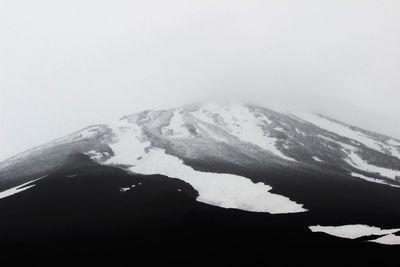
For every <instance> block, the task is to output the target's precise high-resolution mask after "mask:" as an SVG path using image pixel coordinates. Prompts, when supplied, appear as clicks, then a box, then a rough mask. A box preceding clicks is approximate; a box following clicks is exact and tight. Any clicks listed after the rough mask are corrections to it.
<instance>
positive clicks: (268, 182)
mask: <svg viewBox="0 0 400 267" xmlns="http://www.w3.org/2000/svg"><path fill="white" fill-rule="evenodd" d="M99 168H100V170H102V171H101V172H100V174H99V176H101V177H103V176H102V174H101V173H108V172H111V173H114V172H116V171H117V170H118V174H113V175H114V176H115V177H117V178H113V179H115V182H113V184H112V186H111V185H110V189H108V187H107V186H105V187H104V189H102V190H111V189H112V190H114V189H115V190H114V191H112V193H110V194H111V195H110V196H112V199H113V200H112V201H114V198H115V197H116V196H114V195H113V194H114V192H118V198H122V197H123V196H130V197H134V196H135V194H138V193H137V192H141V191H140V190H147V191H145V192H146V194H145V195H140V198H138V199H137V200H136V201H150V200H147V198H148V197H152V196H154V194H155V193H154V192H155V191H152V190H156V191H157V190H161V189H159V188H158V187H154V188H157V189H154V188H153V189H151V190H150V189H145V188H148V187H146V182H154V181H157V182H156V184H158V183H159V180H158V178H157V177H163V178H162V180H163V181H164V182H165V183H169V185H168V188H169V187H172V188H174V189H173V194H172V193H170V191H168V194H172V195H173V197H172V195H171V196H170V195H168V196H169V197H168V198H166V199H165V200H164V201H166V203H175V202H174V201H175V200H173V201H172V200H171V199H175V198H176V197H177V198H181V197H183V196H185V197H187V196H190V197H188V199H193V200H195V201H196V204H193V203H192V202H190V201H189V200H187V199H186V198H185V199H186V200H185V201H189V202H188V203H190V205H193V209H195V210H196V209H197V207H198V206H196V205H205V207H207V209H210V210H213V209H214V208H216V209H218V211H219V212H221V213H223V214H225V213H224V212H225V211H223V210H226V209H232V210H235V211H236V212H239V213H238V214H240V216H243V218H244V219H243V220H244V221H246V219H245V218H247V217H246V216H247V215H244V214H242V213H240V212H247V213H252V214H253V213H254V214H258V216H264V215H263V214H268V215H270V214H272V215H271V216H273V214H281V216H282V215H284V216H298V217H294V218H301V219H298V220H299V223H298V224H299V225H301V229H304V230H307V229H308V231H309V232H307V235H308V234H313V235H318V234H321V233H323V235H325V236H323V237H324V238H325V239H327V237H326V235H330V236H334V237H335V238H344V239H351V240H353V239H354V240H361V239H362V240H364V239H365V238H369V240H368V241H370V242H369V244H371V246H372V245H373V244H375V243H378V244H379V243H381V244H390V245H395V244H400V242H398V240H399V237H398V236H397V235H396V233H397V232H398V231H399V227H400V214H399V213H398V211H397V210H398V209H397V208H396V206H397V205H395V203H396V200H399V201H400V194H399V192H400V191H399V190H400V189H399V187H400V140H397V139H395V138H391V137H388V136H384V135H380V134H377V133H373V132H370V131H366V130H363V129H360V128H357V127H353V126H350V125H346V124H344V123H341V122H338V121H336V120H333V119H330V118H327V117H324V116H322V115H317V114H310V113H304V112H284V113H282V112H276V111H272V110H270V109H266V108H263V107H259V106H254V105H242V104H224V105H221V104H215V103H210V104H204V105H190V106H185V107H181V108H176V109H168V110H147V111H143V112H139V113H136V114H132V115H127V116H124V117H121V118H120V119H118V120H116V121H113V122H110V123H104V124H99V125H93V126H90V127H87V128H85V129H83V130H81V131H77V132H75V133H72V134H70V135H68V136H66V137H63V138H60V139H58V140H55V141H52V142H49V143H47V144H44V145H42V146H38V147H36V148H33V149H31V150H29V151H26V152H24V153H22V154H19V155H16V156H15V157H12V158H10V159H8V160H6V161H4V162H2V163H0V206H1V204H2V203H7V201H13V200H16V199H17V198H18V197H20V198H21V199H23V197H24V196H29V194H31V195H32V194H33V195H35V194H36V195H38V194H39V195H40V192H41V190H44V189H43V188H50V187H49V186H48V184H49V183H56V185H55V187H56V188H58V187H60V183H62V184H63V183H67V184H65V185H64V184H63V187H64V186H66V187H67V188H68V186H70V185H71V183H72V184H73V183H84V182H83V181H86V180H87V179H89V180H90V181H91V187H92V188H96V187H97V185H96V183H97V182H96V180H92V178H93V175H92V173H98V171H97V170H98V169H99ZM121 172H122V173H124V174H121ZM82 173H83V174H82ZM96 175H98V174H96ZM125 175H126V177H125ZM81 177H85V178H81ZM138 177H140V179H139V178H138ZM102 179H103V180H101V179H100V180H99V181H98V182H99V183H102V182H103V181H107V182H106V184H107V183H111V182H110V181H111V180H107V179H106V178H104V177H103V178H102ZM104 179H105V180H104ZM125 179H128V180H129V179H139V180H138V181H140V182H136V183H135V184H133V183H132V184H130V183H127V182H124V183H122V182H121V184H120V185H119V187H118V186H117V185H115V184H114V183H116V184H117V183H118V181H120V180H121V181H125ZM154 179H155V180H154ZM176 179H178V181H179V182H177V181H176ZM100 181H101V182H100ZM132 181H133V180H132ZM85 183H86V182H85ZM67 185H68V186H67ZM115 186H117V187H116V188H114V187H115ZM185 186H188V187H189V188H191V189H187V188H186V187H185ZM60 188H61V187H60ZM85 188H86V187H85ZM184 188H186V189H184ZM46 190H50V189H46ZM74 190H78V191H79V190H80V189H74ZM190 190H192V191H190ZM104 192H105V191H104ZM104 192H102V194H106V193H104ZM157 192H158V191H157ZM71 193H72V195H74V194H75V193H74V191H71ZM43 194H44V193H43ZM49 194H50V195H51V193H49V192H48V191H46V193H45V195H49ZM82 194H83V193H82ZM84 194H88V195H89V196H91V198H94V199H97V195H96V196H95V195H94V193H92V192H86V191H85V193H84ZM107 194H108V193H107ZM132 194H133V195H132ZM163 194H167V193H166V192H163ZM66 198H68V199H69V197H66ZM39 199H40V198H39ZM144 199H146V200H144ZM50 200H51V201H52V199H50ZM2 201H3V202H2ZM66 201H67V202H68V201H70V200H66V199H63V200H62V201H61V202H62V203H64V202H66ZM121 201H122V200H121ZM151 201H154V200H151ZM10 203H11V202H10ZM113 203H114V202H113ZM146 203H150V202H146ZM151 203H153V202H151ZM157 203H158V202H157ZM4 205H6V204H4ZM129 205H133V204H132V203H129ZM129 205H128V207H129ZM148 205H150V204H148ZM171 205H172V204H171ZM174 205H177V204H176V203H175V204H174ZM179 205H183V204H182V202H179ZM194 207H196V208H194ZM201 207H203V206H201ZM74 208H76V207H74ZM221 208H222V209H221ZM143 209H146V207H143ZM171 209H173V207H171ZM155 210H157V212H160V209H159V208H157V209H155ZM136 212H139V210H136ZM157 212H156V213H157ZM247 213H246V214H247ZM146 214H149V213H146ZM157 214H158V213H157ZM200 214H203V213H202V212H201V213H200ZM339 214H341V215H339ZM349 214H351V215H349ZM333 215H334V216H336V217H337V218H340V219H333V217H332V216H333ZM146 216H147V215H146ZM152 216H155V215H152ZM179 216H182V215H179ZM201 216H203V215H201ZM224 216H225V215H224ZM226 216H228V215H226ZM238 216H239V215H238ZM352 216H353V217H352ZM228 217H229V216H228ZM157 218H158V217H157ZM241 218H242V217H241ZM262 218H264V217H262ZM304 218H305V219H304ZM321 218H326V219H321ZM377 218H380V219H379V220H378V219H377ZM292 219H293V218H292ZM292 219H291V220H292ZM260 220H264V219H261V217H260ZM294 220H296V219H294ZM332 224H333V225H335V226H329V225H332ZM316 225H317V226H316ZM321 225H322V226H321ZM299 228H300V226H299ZM382 229H385V230H382ZM310 230H311V231H310ZM285 231H286V230H285ZM301 231H303V230H301ZM301 231H300V232H301ZM297 233H298V232H297ZM301 233H302V232H301ZM302 235H303V233H302V234H300V235H299V240H300V239H303V238H305V237H304V236H302ZM307 238H308V237H307ZM363 238H364V239H363ZM327 240H329V238H328V239H327Z"/></svg>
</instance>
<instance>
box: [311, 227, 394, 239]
mask: <svg viewBox="0 0 400 267" xmlns="http://www.w3.org/2000/svg"><path fill="white" fill-rule="evenodd" d="M309 228H310V230H311V231H312V232H322V233H326V234H328V235H333V236H337V237H341V238H349V239H356V238H360V237H363V236H370V235H387V234H393V233H396V232H398V231H400V229H399V228H396V229H381V228H379V227H375V226H368V225H364V224H348V225H341V226H320V225H317V226H310V227H309Z"/></svg>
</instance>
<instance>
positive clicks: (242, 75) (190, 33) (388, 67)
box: [0, 0, 400, 160]
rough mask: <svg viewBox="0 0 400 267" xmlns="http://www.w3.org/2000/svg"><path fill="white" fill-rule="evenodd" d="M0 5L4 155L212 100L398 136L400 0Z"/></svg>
mask: <svg viewBox="0 0 400 267" xmlns="http://www.w3.org/2000/svg"><path fill="white" fill-rule="evenodd" d="M0 1H1V5H0V8H1V11H0V12H2V13H3V14H2V15H1V18H0V20H1V27H2V28H1V31H2V32H1V37H0V41H1V43H0V48H1V54H0V57H1V58H0V61H1V63H0V71H1V76H0V90H1V91H0V146H1V148H0V160H2V159H5V158H7V157H9V156H12V155H14V154H15V153H17V152H21V151H23V150H25V149H28V148H31V147H33V146H36V145H40V144H41V143H44V142H46V141H50V140H51V139H54V138H58V137H61V136H63V135H65V134H68V133H70V132H72V131H75V130H78V129H80V128H82V127H85V126H87V125H89V124H93V123H98V122H106V121H108V120H111V119H113V118H115V117H118V116H119V115H124V114H129V113H133V112H136V111H140V110H143V109H149V108H153V109H155V108H168V107H174V106H181V105H184V104H187V103H191V102H198V101H205V100H209V99H218V98H224V99H226V98H228V99H230V100H243V101H250V102H256V103H258V104H261V105H264V106H282V107H287V108H289V109H303V110H307V111H313V112H320V113H323V114H325V115H328V116H331V117H334V118H336V119H338V120H342V121H345V122H348V123H350V124H354V125H358V126H361V127H364V128H367V129H371V130H375V131H378V132H381V133H385V134H388V135H392V136H394V137H397V138H400V120H399V117H400V105H399V99H400V16H399V14H400V2H399V1H398V0H393V1H385V0H379V1H378V0H376V1H368V0H359V1H357V0H343V1H341V0H331V1H329V0H324V1H320V0H315V1H304V0H303V1H300V0H293V1H284V0H275V1H268V0H264V1H255V0H250V1H249V0H242V1H233V0H229V1H219V0H212V1H206V0H202V1H194V0H193V1H190V0H186V1H176V0H170V1H167V0H160V1H152V0H143V1H133V0H132V1H122V0H108V1H101V0H48V1H45V0H36V1H32V0H0Z"/></svg>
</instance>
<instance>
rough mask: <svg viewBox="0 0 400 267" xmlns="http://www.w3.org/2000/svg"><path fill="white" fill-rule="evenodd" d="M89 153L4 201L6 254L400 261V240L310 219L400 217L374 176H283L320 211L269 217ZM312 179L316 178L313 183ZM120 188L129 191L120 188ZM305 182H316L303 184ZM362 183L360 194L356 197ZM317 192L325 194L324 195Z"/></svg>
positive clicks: (181, 260)
mask: <svg viewBox="0 0 400 267" xmlns="http://www.w3.org/2000/svg"><path fill="white" fill-rule="evenodd" d="M86 160H87V158H86V157H85V156H83V155H77V156H75V158H74V159H73V160H71V164H70V165H68V166H65V167H64V168H63V169H60V170H58V171H57V172H56V173H53V174H50V175H49V176H48V177H46V178H44V179H42V180H40V181H37V182H35V184H36V186H35V187H33V188H31V189H29V190H27V191H24V192H21V193H19V194H16V195H13V196H10V197H8V198H5V199H2V200H1V201H0V218H1V220H0V251H1V258H2V262H4V263H5V262H8V261H12V262H15V263H20V262H22V261H28V262H31V263H33V262H35V261H39V262H41V261H43V260H44V261H46V262H47V263H50V264H51V263H54V264H55V263H58V262H61V263H62V262H64V261H65V260H73V261H76V262H77V263H79V262H80V263H81V262H82V261H83V260H85V261H89V262H90V263H91V264H94V263H102V262H104V261H105V260H108V261H110V262H111V263H112V264H114V265H116V264H119V263H123V262H126V263H130V264H133V265H136V264H137V265H139V266H140V265H143V263H147V264H151V263H158V264H167V263H174V264H184V265H187V266H191V265H194V264H203V266H204V265H205V266H209V265H212V264H215V263H223V264H224V265H226V264H230V263H232V264H244V265H253V264H255V263H265V264H273V263H274V262H276V261H278V264H279V263H280V264H283V263H288V262H293V263H311V262H312V263H315V264H319V265H321V264H324V263H327V262H330V263H332V262H338V263H343V264H345V263H349V262H350V261H354V262H356V263H361V262H367V263H371V264H375V265H376V266H377V265H380V266H383V264H384V263H385V262H386V263H389V262H390V261H391V260H392V259H395V260H396V261H395V262H397V257H398V255H399V248H398V247H396V246H384V245H378V244H375V243H370V242H365V240H363V239H360V240H347V239H340V238H335V237H332V236H329V235H326V234H322V233H312V232H311V231H310V230H308V226H310V225H315V224H318V223H320V224H327V223H328V222H329V223H330V224H329V225H332V224H333V223H339V224H340V223H366V224H368V223H371V224H372V225H374V224H378V223H379V224H378V225H379V226H381V227H384V226H388V227H391V226H393V225H400V216H399V209H398V203H400V202H399V201H400V199H399V198H400V197H399V196H398V194H395V193H394V191H390V190H386V191H382V192H385V195H383V193H382V195H381V193H380V191H379V188H380V187H379V186H378V187H377V186H376V185H375V184H372V185H371V187H369V184H368V183H365V186H366V187H363V186H361V187H360V185H359V184H357V187H356V185H352V184H351V181H350V182H349V183H348V184H346V183H337V181H335V179H327V180H325V181H323V184H325V186H321V185H320V184H319V183H321V182H319V183H318V181H317V179H313V178H312V175H311V174H310V175H309V177H308V179H307V177H291V178H292V179H301V181H302V183H304V185H303V186H302V187H300V190H299V189H298V188H297V190H296V188H290V187H285V186H284V185H285V183H284V182H283V183H281V187H280V189H279V190H282V191H285V192H286V193H287V194H288V195H296V199H301V201H302V203H304V204H305V205H306V207H307V208H310V207H311V208H312V209H311V210H310V211H309V212H306V213H297V214H283V215H269V214H264V213H252V212H245V211H241V210H234V209H223V208H218V207H214V206H210V205H206V204H203V203H200V202H197V201H196V200H195V199H196V197H197V192H196V191H195V190H194V189H193V188H192V187H191V186H190V185H189V184H186V183H185V182H182V181H181V180H178V179H172V178H168V177H165V176H160V175H152V176H143V175H133V174H128V173H126V172H124V171H122V170H120V169H117V168H112V167H106V166H101V165H98V164H95V163H88V164H86V165H82V164H80V165H81V166H80V167H76V166H79V164H77V163H78V162H82V161H86ZM260 175H261V174H259V176H260ZM310 177H311V178H310ZM320 181H321V179H320ZM272 182H273V181H272ZM310 183H317V184H314V187H313V186H312V185H311V184H310ZM282 184H283V186H282ZM290 184H292V183H290ZM132 185H134V187H132ZM335 186H336V187H335ZM353 187H354V188H353ZM121 188H130V190H127V191H125V192H121ZM302 188H311V189H310V192H304V191H302ZM312 188H314V189H315V188H318V191H317V190H314V191H313V190H312ZM328 188H329V190H328ZM356 188H358V189H357V190H359V191H358V192H360V194H359V195H356V196H355V194H354V192H355V191H354V190H356ZM373 188H377V189H375V197H372V196H366V195H364V194H365V193H368V192H369V193H372V191H371V190H372V189H373ZM321 190H322V191H321ZM335 191H336V193H335V194H333V193H331V194H330V195H329V194H328V195H326V194H327V192H335ZM296 192H297V193H296ZM312 192H314V193H313V194H312ZM318 194H320V196H321V197H320V200H321V201H320V202H315V197H318ZM323 195H325V197H323ZM382 198H383V200H382ZM387 198H391V200H392V201H387ZM355 199H359V201H355ZM329 202H331V203H329ZM373 203H375V204H374V205H375V206H373V207H371V205H373ZM382 203H385V205H387V206H386V207H382V206H381V205H383V204H382ZM388 203H392V204H391V205H389V204H388ZM379 207H380V208H381V209H376V208H379ZM382 208H384V209H382ZM320 256H323V257H324V258H323V259H320V258H319V257H320ZM348 256H351V258H346V257H348ZM114 265H113V266H114ZM53 266H54V265H53Z"/></svg>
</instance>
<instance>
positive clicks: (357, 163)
mask: <svg viewBox="0 0 400 267" xmlns="http://www.w3.org/2000/svg"><path fill="white" fill-rule="evenodd" d="M346 153H347V155H348V156H349V158H348V159H346V160H345V161H346V162H347V163H348V164H349V165H351V166H353V167H354V168H356V169H359V170H363V171H365V172H370V173H378V174H379V175H381V176H384V177H388V178H391V179H393V180H394V179H395V178H396V176H400V171H399V170H393V169H387V168H383V167H378V166H375V165H372V164H369V163H367V162H366V161H365V160H363V159H362V158H361V157H360V156H359V155H358V154H357V153H355V152H354V151H350V152H346Z"/></svg>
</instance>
